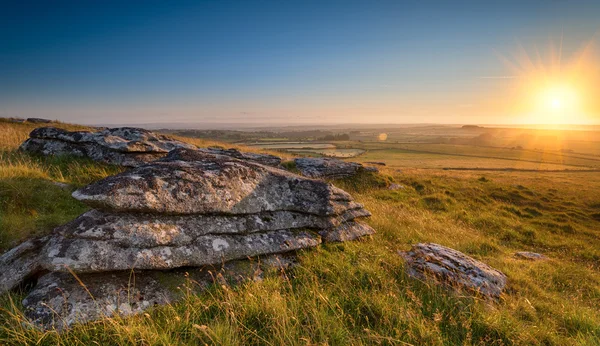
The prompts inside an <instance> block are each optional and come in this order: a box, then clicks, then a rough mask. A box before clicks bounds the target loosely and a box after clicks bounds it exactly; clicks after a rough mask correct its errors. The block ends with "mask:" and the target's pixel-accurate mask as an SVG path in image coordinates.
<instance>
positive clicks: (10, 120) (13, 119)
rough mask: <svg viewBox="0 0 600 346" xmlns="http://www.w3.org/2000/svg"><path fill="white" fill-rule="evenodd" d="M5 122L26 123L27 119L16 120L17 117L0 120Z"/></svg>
mask: <svg viewBox="0 0 600 346" xmlns="http://www.w3.org/2000/svg"><path fill="white" fill-rule="evenodd" d="M0 119H2V120H3V121H7V122H9V123H24V122H25V119H23V118H15V117H10V118H0Z"/></svg>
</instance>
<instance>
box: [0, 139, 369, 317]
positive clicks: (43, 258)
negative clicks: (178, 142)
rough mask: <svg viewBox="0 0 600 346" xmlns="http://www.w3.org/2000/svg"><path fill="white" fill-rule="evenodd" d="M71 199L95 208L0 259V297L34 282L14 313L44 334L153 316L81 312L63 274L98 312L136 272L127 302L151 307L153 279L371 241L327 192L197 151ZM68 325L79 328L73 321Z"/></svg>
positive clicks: (348, 201)
mask: <svg viewBox="0 0 600 346" xmlns="http://www.w3.org/2000/svg"><path fill="white" fill-rule="evenodd" d="M73 196H74V197H75V198H77V199H79V200H81V201H83V202H84V203H87V204H88V205H90V206H91V207H93V208H95V209H92V210H90V211H88V212H86V213H84V214H82V215H80V216H79V217H78V218H76V219H75V220H73V221H71V222H69V223H67V224H65V225H62V226H60V227H57V228H56V229H55V230H54V231H53V233H52V234H51V235H50V236H47V237H45V238H41V239H37V240H32V241H28V242H25V243H23V244H21V245H19V246H18V247H16V248H14V249H12V250H11V251H9V252H7V253H6V254H4V255H3V256H1V257H0V293H1V292H4V291H7V290H10V289H14V288H16V287H19V286H20V285H22V284H23V283H27V282H28V281H31V280H32V279H37V284H36V285H34V289H33V291H32V292H31V293H30V294H29V296H28V297H27V298H26V299H25V301H24V306H25V307H26V309H27V311H28V312H27V314H28V316H29V317H30V318H31V319H32V320H34V321H37V322H36V323H38V324H41V325H42V326H45V327H48V326H55V325H56V323H55V321H59V320H60V321H67V322H66V323H67V324H70V323H72V322H76V321H87V320H92V319H95V318H97V317H98V316H101V315H102V314H107V313H109V315H110V313H113V312H115V311H117V310H125V312H126V313H129V312H131V313H134V312H139V311H142V310H144V309H145V308H146V307H149V306H152V305H153V303H152V302H148V303H144V302H137V303H136V305H135V307H132V306H129V307H120V306H119V304H117V305H116V307H115V306H113V305H114V304H112V303H110V304H107V305H106V306H111V307H110V308H107V309H108V310H106V309H104V310H106V311H104V312H102V313H100V312H98V311H96V310H93V309H92V308H90V306H91V305H89V304H91V303H90V301H89V298H85V297H86V294H84V293H82V292H83V291H81V287H80V285H79V284H77V283H78V281H77V282H75V281H74V280H73V279H72V278H71V276H73V274H75V275H77V277H78V278H79V279H80V280H82V281H83V282H84V284H86V285H87V284H88V283H86V282H85V278H89V280H90V283H89V284H90V285H93V286H94V287H92V288H93V289H91V290H90V291H91V292H92V293H94V292H96V293H97V294H99V295H100V296H101V297H102V299H103V300H104V301H112V302H116V301H118V299H117V298H114V297H112V296H111V297H112V298H111V297H109V296H110V293H111V292H113V293H114V291H115V290H116V289H117V287H122V286H123V283H124V282H127V281H126V280H124V279H123V278H124V277H127V274H126V273H129V272H131V271H132V270H134V271H143V273H144V274H143V275H144V279H142V280H138V281H136V284H137V286H136V287H135V288H134V292H137V293H136V294H138V293H139V294H140V295H142V296H144V297H154V298H152V299H151V300H152V301H153V302H155V303H157V304H162V303H164V302H167V301H170V299H172V298H173V297H175V296H176V295H177V294H175V293H173V292H170V291H169V290H168V289H167V288H165V287H164V286H162V285H161V284H160V282H158V283H157V280H154V279H152V278H155V277H157V275H158V274H157V273H169V274H168V275H175V274H171V273H172V272H173V271H178V270H182V268H202V267H205V266H215V265H220V264H222V263H228V262H229V261H233V260H241V259H246V258H254V257H262V256H270V255H277V254H282V253H289V252H294V251H296V250H300V249H304V248H310V247H314V246H317V245H319V244H320V243H321V242H323V241H325V242H328V241H330V242H336V241H347V240H353V239H356V238H358V237H361V236H364V235H367V234H372V233H374V230H373V229H372V228H371V227H369V226H368V225H366V224H363V223H361V222H360V221H358V220H357V219H359V218H363V217H368V216H370V213H369V212H368V211H367V210H365V209H364V208H363V207H362V205H360V204H358V203H356V202H354V201H353V200H352V197H351V196H350V195H349V194H348V193H346V192H344V191H342V190H340V189H338V188H336V187H335V186H333V185H331V184H330V183H327V182H324V181H319V180H312V179H307V178H303V177H300V176H297V175H295V174H292V173H289V172H286V171H283V170H280V169H277V168H273V167H269V166H265V165H261V164H257V163H253V162H248V161H242V160H238V159H235V158H232V157H231V156H225V155H215V154H210V153H207V152H205V151H200V150H190V149H176V150H173V151H172V152H171V153H169V154H168V155H167V156H166V157H165V158H162V159H160V160H158V161H155V162H152V163H148V164H145V165H141V166H139V167H137V168H133V169H131V170H129V171H127V172H123V173H120V174H117V175H114V176H111V177H108V178H105V179H103V180H100V181H98V182H96V183H93V184H90V185H88V186H86V187H83V188H81V189H79V190H76V191H75V192H74V193H73ZM115 280H116V281H115ZM100 284H102V287H100V288H98V287H96V286H95V285H100ZM57 290H60V292H61V293H60V294H58V293H56V291H57ZM148 291H151V293H148ZM163 291H164V292H163ZM52 292H54V293H52ZM161 292H162V293H161ZM117 296H118V294H117ZM161 297H162V298H161ZM163 298H164V299H163ZM111 299H112V300H111ZM78 309H79V310H83V311H77V310H78ZM92 310H93V311H95V312H92ZM57 311H60V313H57ZM78 314H81V315H82V317H81V318H75V317H73V316H77V315H78ZM52 316H54V317H52ZM51 317H52V318H51ZM71 321H72V322H71ZM61 323H62V322H61Z"/></svg>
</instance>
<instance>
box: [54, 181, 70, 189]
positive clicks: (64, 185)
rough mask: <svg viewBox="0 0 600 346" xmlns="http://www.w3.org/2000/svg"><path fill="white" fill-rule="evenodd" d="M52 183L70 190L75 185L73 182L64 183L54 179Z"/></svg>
mask: <svg viewBox="0 0 600 346" xmlns="http://www.w3.org/2000/svg"><path fill="white" fill-rule="evenodd" d="M52 185H54V186H57V187H59V188H61V189H63V190H70V189H71V188H72V187H73V186H72V185H71V184H67V183H62V182H60V181H53V182H52Z"/></svg>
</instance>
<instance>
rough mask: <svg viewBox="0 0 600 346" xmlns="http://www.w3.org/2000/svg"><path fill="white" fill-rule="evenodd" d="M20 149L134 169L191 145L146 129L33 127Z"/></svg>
mask: <svg viewBox="0 0 600 346" xmlns="http://www.w3.org/2000/svg"><path fill="white" fill-rule="evenodd" d="M29 137H30V138H29V139H27V140H26V141H25V142H23V144H21V147H20V149H21V150H24V151H27V152H31V153H37V154H42V155H75V156H80V157H88V158H90V159H92V160H95V161H99V162H105V163H109V164H114V165H120V166H127V167H136V166H139V165H141V164H144V163H146V162H151V161H154V160H156V159H159V158H161V157H164V156H165V155H166V154H167V153H168V152H169V151H171V150H173V149H176V148H188V149H193V148H195V146H193V145H191V144H187V143H184V142H181V141H177V140H174V139H172V138H169V137H167V136H164V135H160V134H156V133H153V132H151V131H148V130H144V129H138V128H132V127H118V128H112V129H105V130H101V131H98V132H89V131H73V132H71V131H66V130H63V129H59V128H55V127H41V128H37V129H35V130H33V131H31V133H30V134H29Z"/></svg>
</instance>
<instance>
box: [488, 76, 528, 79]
mask: <svg viewBox="0 0 600 346" xmlns="http://www.w3.org/2000/svg"><path fill="white" fill-rule="evenodd" d="M517 78H519V76H481V77H479V79H517Z"/></svg>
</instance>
